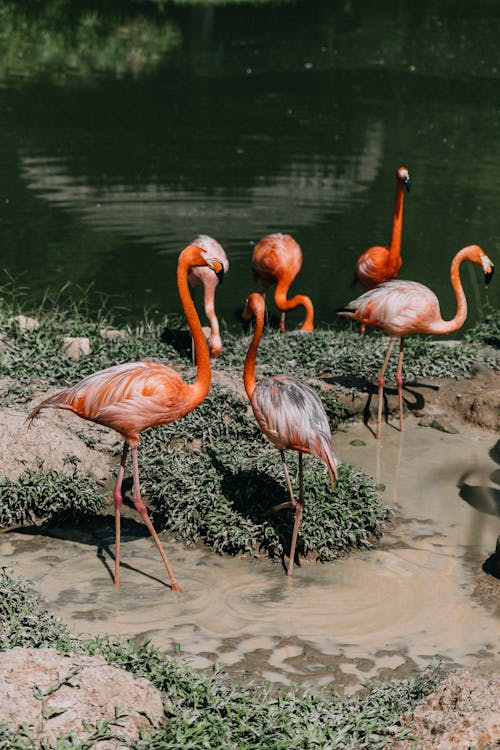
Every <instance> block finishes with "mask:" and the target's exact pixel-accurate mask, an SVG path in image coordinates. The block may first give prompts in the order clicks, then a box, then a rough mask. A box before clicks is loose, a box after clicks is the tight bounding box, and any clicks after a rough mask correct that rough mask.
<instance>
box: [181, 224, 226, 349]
mask: <svg viewBox="0 0 500 750" xmlns="http://www.w3.org/2000/svg"><path fill="white" fill-rule="evenodd" d="M191 244H192V245H197V246H198V247H201V248H202V249H203V250H205V251H206V252H207V253H209V254H210V256H211V257H212V258H217V260H218V261H219V262H220V263H222V265H223V267H224V275H225V274H227V272H228V271H229V260H228V257H227V255H226V253H225V252H224V248H223V247H222V245H220V244H219V243H218V242H217V240H214V238H213V237H209V236H208V234H199V235H198V236H197V237H195V238H194V240H192V242H191ZM188 282H189V286H191V287H196V286H198V285H200V284H201V286H202V287H203V294H204V300H203V302H204V306H205V315H206V316H207V318H208V320H209V322H210V339H209V342H208V345H209V347H210V351H211V352H212V354H213V356H214V357H218V356H219V354H220V353H221V351H222V339H221V337H220V330H219V321H218V319H217V315H216V314H215V304H214V303H215V289H216V287H217V284H218V283H219V282H218V278H217V276H216V275H215V274H214V273H212V270H211V269H210V268H209V267H208V266H194V267H193V268H191V270H190V271H189V275H188ZM193 354H194V352H193ZM193 364H194V357H193Z"/></svg>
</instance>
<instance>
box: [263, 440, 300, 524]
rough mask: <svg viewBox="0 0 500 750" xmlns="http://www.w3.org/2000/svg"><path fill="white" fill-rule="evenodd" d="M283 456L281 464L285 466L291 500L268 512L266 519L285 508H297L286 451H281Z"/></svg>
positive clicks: (275, 506)
mask: <svg viewBox="0 0 500 750" xmlns="http://www.w3.org/2000/svg"><path fill="white" fill-rule="evenodd" d="M280 456H281V463H282V464H283V471H284V472H285V479H286V484H287V487H288V493H289V495H290V500H285V502H284V503H279V504H278V505H274V506H273V507H272V508H271V510H268V511H267V513H264V518H265V517H266V516H268V515H270V514H271V513H276V511H278V510H283V508H295V506H296V505H297V502H296V500H295V498H294V496H293V490H292V483H291V481H290V474H289V473H288V466H287V465H286V461H285V451H280Z"/></svg>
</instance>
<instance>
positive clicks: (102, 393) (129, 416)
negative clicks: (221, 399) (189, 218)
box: [28, 245, 224, 591]
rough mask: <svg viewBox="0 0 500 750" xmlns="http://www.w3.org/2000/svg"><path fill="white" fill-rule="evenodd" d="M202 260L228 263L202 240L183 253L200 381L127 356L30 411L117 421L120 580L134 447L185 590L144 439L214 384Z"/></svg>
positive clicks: (137, 503) (180, 275) (184, 292)
mask: <svg viewBox="0 0 500 750" xmlns="http://www.w3.org/2000/svg"><path fill="white" fill-rule="evenodd" d="M196 266H206V267H209V268H211V269H212V272H214V275H217V276H218V277H219V279H220V281H222V279H223V275H224V267H223V265H222V263H221V261H220V260H219V259H217V258H212V257H211V256H210V254H209V253H208V252H206V251H204V250H202V249H201V248H200V247H197V246H196V245H188V246H187V247H185V248H184V250H183V251H182V252H181V253H180V255H179V260H178V264H177V288H178V291H179V297H180V299H181V303H182V307H183V309H184V314H185V316H186V320H187V322H188V326H189V328H190V331H191V335H192V336H193V339H194V343H195V350H196V360H197V363H198V364H197V372H196V379H195V381H194V383H191V384H189V383H186V382H185V381H184V380H183V379H182V378H181V376H180V375H179V374H178V373H177V372H176V371H175V370H173V369H172V368H171V367H166V366H165V365H162V364H160V363H157V362H147V361H143V362H126V363H124V364H120V365H115V366H113V367H108V368H106V369H105V370H100V371H99V372H95V373H94V374H92V375H89V376H88V377H86V378H84V379H83V380H81V381H80V382H79V383H77V384H76V385H74V386H73V387H70V388H66V389H65V390H63V391H60V392H59V393H56V394H55V395H53V396H50V397H49V398H47V399H45V400H44V401H42V402H41V403H40V404H38V406H36V407H35V408H34V409H33V411H32V412H31V413H30V414H29V417H28V419H29V420H30V421H31V420H32V419H33V418H34V417H35V416H36V415H37V414H38V413H39V412H40V411H41V410H42V409H45V408H47V407H54V408H56V409H68V410H70V411H73V412H75V414H78V416H79V417H82V418H83V419H88V420H90V421H91V422H96V423H97V424H101V425H104V426H105V427H111V429H113V430H116V432H118V433H119V434H120V435H121V436H122V437H123V438H124V440H125V442H124V446H123V451H122V456H121V461H120V468H119V470H118V477H117V479H116V483H115V487H114V492H113V499H114V503H115V542H116V554H115V572H114V583H115V585H116V586H118V585H119V583H120V508H121V505H122V490H121V487H122V481H123V475H124V472H125V464H126V459H127V455H128V451H129V448H130V450H131V453H132V471H133V479H134V507H135V509H136V510H137V511H138V513H139V514H140V515H141V517H142V519H143V520H144V523H145V524H146V526H147V528H148V529H149V531H150V533H151V536H152V537H153V539H154V542H155V544H156V546H157V547H158V550H159V552H160V555H161V557H162V559H163V562H164V563H165V567H166V569H167V573H168V575H169V578H170V581H171V585H172V590H173V591H182V589H181V587H180V586H179V584H178V583H177V581H176V579H175V577H174V574H173V571H172V569H171V567H170V564H169V562H168V559H167V556H166V554H165V551H164V549H163V547H162V544H161V542H160V539H159V537H158V534H157V533H156V531H155V529H154V527H153V524H152V522H151V520H150V518H149V515H148V513H147V510H146V506H145V505H144V502H143V500H142V498H141V490H140V483H139V465H138V445H139V437H140V434H141V432H142V431H143V430H146V429H148V428H149V427H154V426H157V425H163V424H169V423H170V422H174V421H175V420H176V419H180V418H181V417H183V416H184V415H186V414H188V412H190V411H192V409H194V408H195V407H196V406H198V405H199V404H201V402H202V401H203V399H204V398H205V397H206V395H207V393H208V390H209V388H210V377H211V374H210V354H209V351H208V346H207V343H206V340H205V337H204V335H203V331H202V328H201V323H200V320H199V318H198V315H197V313H196V309H195V306H194V303H193V301H192V299H191V295H190V293H189V287H188V281H187V279H188V273H189V270H190V269H191V268H193V267H196Z"/></svg>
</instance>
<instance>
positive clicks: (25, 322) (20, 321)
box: [9, 315, 40, 331]
mask: <svg viewBox="0 0 500 750" xmlns="http://www.w3.org/2000/svg"><path fill="white" fill-rule="evenodd" d="M9 323H17V325H18V326H19V328H20V329H21V331H36V330H37V329H38V328H40V323H39V322H38V320H37V319H36V318H29V317H28V316H27V315H16V317H15V318H10V319H9Z"/></svg>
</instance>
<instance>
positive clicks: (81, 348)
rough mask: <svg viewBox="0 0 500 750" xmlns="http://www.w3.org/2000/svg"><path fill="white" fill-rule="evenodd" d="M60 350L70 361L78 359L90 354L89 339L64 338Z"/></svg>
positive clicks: (83, 337)
mask: <svg viewBox="0 0 500 750" xmlns="http://www.w3.org/2000/svg"><path fill="white" fill-rule="evenodd" d="M61 350H62V352H63V354H65V355H66V356H67V357H70V359H80V357H82V356H86V355H87V354H90V339H88V338H87V337H85V336H82V337H78V336H66V338H64V339H63V341H62V345H61Z"/></svg>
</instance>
